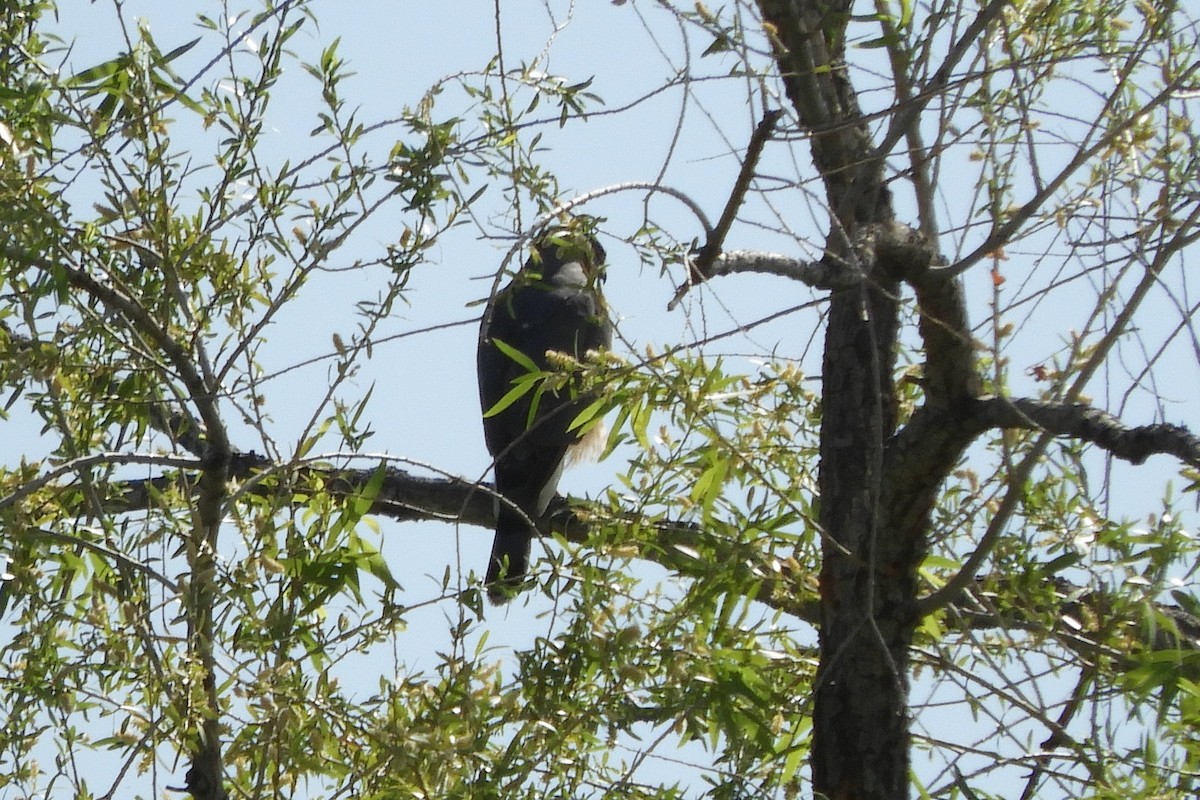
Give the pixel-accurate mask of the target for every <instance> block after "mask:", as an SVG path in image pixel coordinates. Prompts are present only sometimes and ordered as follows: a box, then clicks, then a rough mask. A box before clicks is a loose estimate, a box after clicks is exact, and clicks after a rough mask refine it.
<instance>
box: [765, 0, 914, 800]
mask: <svg viewBox="0 0 1200 800" xmlns="http://www.w3.org/2000/svg"><path fill="white" fill-rule="evenodd" d="M851 5H852V3H851V1H850V0H831V1H830V2H817V1H816V0H789V1H787V2H781V1H779V0H760V6H761V8H762V11H763V15H764V18H765V20H766V21H767V22H768V24H769V28H768V32H769V33H770V34H772V35H773V43H774V46H775V55H776V59H777V61H778V63H779V66H780V73H781V75H782V76H783V80H784V84H785V87H786V89H787V94H788V98H789V100H790V101H791V102H792V105H793V107H794V108H795V109H796V113H797V115H798V116H799V118H800V122H801V124H802V126H804V127H805V128H807V129H808V131H809V132H810V134H811V142H812V150H813V161H814V163H815V165H816V167H817V169H818V170H820V173H821V177H822V179H823V180H824V183H825V189H826V196H827V198H828V202H829V209H830V229H829V231H827V234H826V247H825V261H826V262H828V263H829V264H830V265H831V266H833V267H837V268H840V269H842V270H845V271H846V272H847V273H848V274H853V273H858V274H860V275H861V276H862V277H863V280H862V282H861V283H860V285H859V286H858V287H857V288H854V289H848V290H844V291H839V292H835V293H834V295H833V296H832V297H831V298H830V314H829V323H828V328H827V331H826V339H825V359H824V365H823V396H822V414H823V417H822V426H821V465H820V481H819V483H820V515H819V521H820V525H821V535H822V537H823V561H822V568H821V614H820V618H821V619H820V659H821V663H820V669H819V671H818V676H817V685H816V686H815V706H814V725H813V753H812V769H813V791H814V795H815V796H817V797H829V798H836V800H868V798H870V799H871V800H897V798H905V797H907V795H908V780H909V775H908V764H909V752H908V751H909V733H908V648H909V644H910V642H911V639H912V632H913V629H914V624H915V608H916V580H915V567H914V563H915V560H916V558H917V556H918V555H919V552H920V549H921V548H920V543H919V541H917V540H919V539H920V538H921V536H920V534H919V533H917V534H916V535H915V536H914V531H917V530H918V529H917V527H910V528H909V529H908V530H906V531H900V530H896V529H894V528H893V527H892V526H891V525H890V524H889V521H888V519H886V518H885V517H884V515H883V508H884V506H883V504H882V502H881V501H882V498H883V495H884V491H885V487H888V486H889V484H888V482H887V481H885V477H884V472H883V470H884V465H885V456H886V450H885V448H886V447H887V444H888V442H889V440H890V438H891V436H892V434H893V433H894V432H895V427H896V409H895V393H894V387H893V381H892V375H893V374H894V367H895V363H894V362H895V353H896V331H897V325H898V308H899V293H900V283H899V279H900V277H901V273H900V272H899V271H896V270H894V269H892V268H891V266H892V265H890V264H887V263H885V262H888V261H889V259H888V258H880V255H879V248H878V246H877V244H878V242H879V239H880V238H881V236H883V234H884V232H886V231H890V230H891V224H892V208H891V197H890V194H889V192H888V191H887V189H886V188H885V186H884V182H883V161H882V159H881V158H880V155H879V154H878V153H876V152H875V151H874V148H873V144H872V142H871V137H870V131H869V129H868V127H867V125H866V121H865V119H864V117H863V115H862V113H861V110H860V109H859V105H858V98H857V96H856V94H855V91H854V87H853V85H852V84H851V81H850V76H849V75H848V74H847V72H846V67H845V60H844V55H845V53H844V49H845V47H844V42H845V30H846V25H847V24H848V22H849V20H850V11H851ZM897 539H900V540H903V541H897ZM885 545H886V546H885Z"/></svg>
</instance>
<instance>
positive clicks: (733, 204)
mask: <svg viewBox="0 0 1200 800" xmlns="http://www.w3.org/2000/svg"><path fill="white" fill-rule="evenodd" d="M781 116H783V111H781V110H779V109H773V110H770V111H767V112H766V113H765V114H763V118H762V121H761V122H759V123H758V125H757V126H756V127H755V128H754V133H753V134H751V135H750V143H749V144H748V145H747V146H746V157H745V158H743V159H742V168H741V169H740V170H739V171H738V176H737V180H736V181H734V183H733V191H731V192H730V193H729V199H728V200H726V201H725V210H724V211H722V212H721V219H720V220H719V221H718V222H717V227H716V228H715V229H713V230H708V231H706V233H707V235H708V237H707V239H706V240H705V242H704V245H703V246H702V247H701V248H700V250H699V252H697V253H696V255H695V257H694V258H692V259H691V260H690V261H689V262H688V263H687V267H688V270H687V275H685V276H684V281H683V283H682V284H681V285H680V286H679V288H678V289H676V290H675V297H674V298H672V299H671V302H670V304H668V306H667V308H668V310H670V309H672V308H674V307H675V306H676V305H678V304H679V301H680V299H681V298H682V297H683V296H684V295H685V294H687V291H688V289H690V288H691V287H692V286H694V285H695V284H698V283H703V282H704V281H706V280H708V278H709V277H710V276H711V272H710V270H711V269H712V265H713V262H714V261H715V260H716V258H717V256H718V255H720V254H721V247H722V246H723V245H724V244H725V237H726V236H728V235H729V229H730V228H732V227H733V221H734V220H735V219H736V218H737V213H738V209H740V208H741V207H742V203H743V202H744V201H745V199H746V192H748V191H749V190H750V184H751V183H752V182H753V181H754V171H755V169H757V168H758V160H759V158H761V157H762V151H763V147H764V146H766V143H767V139H770V138H771V132H772V131H774V130H775V125H776V123H778V122H779V118H780V117H781Z"/></svg>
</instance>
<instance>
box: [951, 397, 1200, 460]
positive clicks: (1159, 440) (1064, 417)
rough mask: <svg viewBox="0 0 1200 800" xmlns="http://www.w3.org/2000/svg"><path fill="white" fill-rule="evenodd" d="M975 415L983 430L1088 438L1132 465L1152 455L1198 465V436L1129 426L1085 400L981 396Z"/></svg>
mask: <svg viewBox="0 0 1200 800" xmlns="http://www.w3.org/2000/svg"><path fill="white" fill-rule="evenodd" d="M972 416H973V419H974V421H975V424H976V425H978V426H979V427H980V429H981V430H986V429H989V428H1019V429H1025V430H1041V431H1046V432H1048V433H1052V434H1055V435H1057V436H1069V437H1071V438H1073V439H1079V440H1081V441H1085V442H1090V443H1091V444H1094V445H1097V446H1098V447H1101V448H1103V449H1104V450H1106V451H1108V452H1109V453H1111V454H1112V455H1113V456H1115V457H1117V458H1120V459H1122V460H1124V461H1128V462H1129V463H1131V464H1141V463H1142V462H1144V461H1145V460H1146V459H1147V458H1149V457H1150V456H1152V455H1156V454H1161V455H1170V456H1174V457H1175V458H1177V459H1179V460H1180V461H1182V462H1183V463H1185V464H1188V465H1189V466H1192V467H1197V468H1200V438H1197V437H1196V436H1195V435H1194V434H1193V433H1192V432H1191V431H1189V430H1188V429H1187V428H1185V427H1183V426H1182V425H1172V424H1170V423H1165V422H1161V423H1155V424H1151V425H1138V426H1134V427H1130V426H1127V425H1125V424H1124V423H1123V422H1121V420H1119V419H1117V418H1116V417H1114V416H1112V415H1111V414H1109V413H1108V412H1106V411H1101V410H1100V409H1098V408H1093V407H1092V406H1089V405H1086V404H1084V403H1056V402H1052V401H1047V400H1031V399H1025V398H1018V399H1010V398H1007V397H988V398H981V399H980V400H978V401H977V402H976V403H975V405H974V409H973V414H972Z"/></svg>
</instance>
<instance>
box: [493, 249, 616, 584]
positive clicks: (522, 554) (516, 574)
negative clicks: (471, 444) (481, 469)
mask: <svg viewBox="0 0 1200 800" xmlns="http://www.w3.org/2000/svg"><path fill="white" fill-rule="evenodd" d="M604 259H605V253H604V248H603V247H601V246H600V243H599V242H598V241H596V239H595V238H594V237H592V236H589V235H585V234H580V233H576V232H573V231H570V230H566V229H562V228H556V229H553V230H551V231H549V232H547V233H545V234H543V235H542V236H541V237H539V238H538V239H537V240H536V241H535V243H534V245H533V248H532V253H531V255H530V257H529V260H528V261H526V262H525V265H524V266H523V267H522V268H521V269H520V271H518V272H517V274H516V275H515V276H514V277H513V279H512V281H511V282H510V283H509V284H508V285H507V286H505V287H504V288H503V289H501V290H500V291H499V292H497V293H496V295H495V296H494V297H493V298H492V300H491V302H490V303H489V305H488V309H487V311H486V312H485V313H484V315H483V322H482V325H481V328H480V335H479V350H478V352H477V358H476V366H477V369H478V374H479V401H480V404H481V405H482V406H483V412H484V418H483V433H484V438H485V439H486V441H487V448H488V452H490V453H491V454H492V459H493V464H494V467H495V476H496V492H497V494H498V495H499V496H500V497H501V498H503V500H500V499H498V500H497V503H496V537H495V539H494V540H493V542H492V555H491V559H490V560H489V562H488V568H487V578H486V584H487V592H488V598H489V599H490V600H491V601H492V602H493V603H496V604H499V603H503V602H505V601H506V600H507V599H508V598H509V597H510V596H511V595H512V593H513V592H514V591H515V590H516V589H517V588H518V587H519V586H520V584H521V581H522V576H524V574H525V571H526V568H527V567H528V563H529V549H530V542H531V541H532V540H533V537H534V536H535V535H536V531H535V530H534V529H533V528H532V527H531V525H530V520H537V519H538V518H539V517H541V516H542V514H544V513H545V511H546V508H547V506H548V505H549V504H550V501H551V499H553V497H554V495H555V494H556V492H557V489H558V478H559V476H560V475H561V474H562V470H563V466H564V464H565V463H566V462H567V461H569V460H570V459H571V455H572V453H573V452H578V450H579V449H586V444H585V443H584V442H583V441H582V440H581V438H580V434H579V431H578V430H572V429H571V422H572V421H573V420H574V419H575V418H576V417H577V416H578V414H579V412H580V411H582V410H583V409H584V408H586V407H587V406H588V405H590V404H591V403H592V401H593V400H594V399H595V398H594V397H591V396H588V395H584V394H579V393H576V392H572V391H570V390H569V389H567V388H560V389H558V390H557V391H550V390H547V391H539V388H540V387H537V386H531V387H529V389H528V391H526V392H525V393H524V394H521V395H520V396H519V397H518V398H517V399H516V400H515V401H513V402H511V404H509V405H507V406H505V407H504V408H502V409H501V410H499V411H496V410H495V409H496V406H497V404H498V403H500V401H501V400H502V399H504V398H505V397H506V396H508V395H509V394H510V393H511V392H513V391H514V388H515V387H514V381H517V380H519V379H520V378H522V376H528V375H529V374H530V372H531V370H530V366H529V362H532V364H533V365H534V366H536V368H537V370H539V371H551V370H552V369H553V368H552V367H551V366H550V360H549V358H548V356H547V353H551V352H557V353H563V354H566V355H568V356H570V357H572V358H575V359H582V358H583V357H584V355H585V354H586V353H587V352H588V351H589V350H603V349H607V348H608V347H609V346H610V344H611V343H612V325H611V323H610V321H609V319H608V314H607V309H606V308H605V305H604V298H603V296H602V295H601V293H600V281H601V280H602V279H603V277H604ZM506 349H507V350H509V351H511V352H505V350H506ZM515 354H519V356H520V357H517V356H516V355H515ZM489 412H491V413H489ZM595 432H596V433H597V435H602V433H601V432H600V431H599V429H598V427H597V428H596V429H595ZM581 445H583V448H581Z"/></svg>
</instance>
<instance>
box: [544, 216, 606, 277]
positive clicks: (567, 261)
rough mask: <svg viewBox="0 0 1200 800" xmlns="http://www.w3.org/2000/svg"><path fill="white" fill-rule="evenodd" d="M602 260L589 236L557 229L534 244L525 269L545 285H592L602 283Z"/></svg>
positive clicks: (598, 248) (553, 229)
mask: <svg viewBox="0 0 1200 800" xmlns="http://www.w3.org/2000/svg"><path fill="white" fill-rule="evenodd" d="M605 257H606V254H605V252H604V248H603V247H602V246H601V244H600V242H599V241H597V240H596V237H595V236H594V235H592V233H591V232H589V231H584V230H580V229H577V228H565V227H557V228H551V229H549V230H547V231H546V232H545V233H543V234H542V235H541V236H539V237H538V238H537V239H536V240H535V241H534V244H533V252H532V253H531V254H530V257H529V261H527V262H526V264H525V268H526V269H528V270H529V271H530V272H533V273H537V274H538V276H539V277H540V279H541V280H542V281H543V282H545V283H551V284H556V283H566V282H569V283H575V284H580V285H595V282H596V281H601V280H604V259H605Z"/></svg>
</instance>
